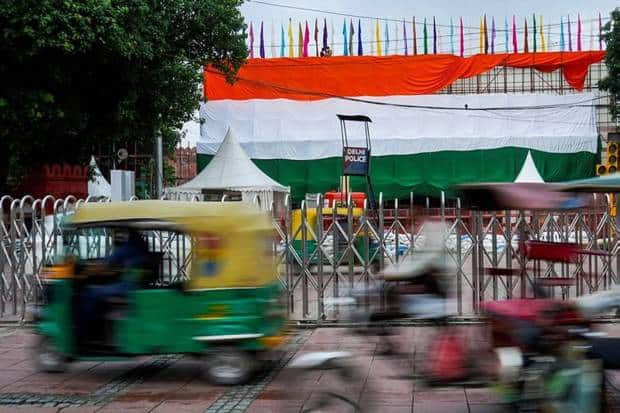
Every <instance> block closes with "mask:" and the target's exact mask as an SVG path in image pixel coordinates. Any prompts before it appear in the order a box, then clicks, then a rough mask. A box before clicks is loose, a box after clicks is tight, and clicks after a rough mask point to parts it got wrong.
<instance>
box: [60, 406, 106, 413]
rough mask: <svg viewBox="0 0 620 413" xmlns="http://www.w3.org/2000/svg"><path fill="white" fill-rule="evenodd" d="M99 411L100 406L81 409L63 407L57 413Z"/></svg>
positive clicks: (93, 412)
mask: <svg viewBox="0 0 620 413" xmlns="http://www.w3.org/2000/svg"><path fill="white" fill-rule="evenodd" d="M99 409H101V406H82V407H65V408H62V409H60V410H59V411H58V413H95V412H96V411H97V410H99Z"/></svg>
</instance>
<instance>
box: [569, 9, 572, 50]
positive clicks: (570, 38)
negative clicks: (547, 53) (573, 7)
mask: <svg viewBox="0 0 620 413" xmlns="http://www.w3.org/2000/svg"><path fill="white" fill-rule="evenodd" d="M568 51H569V52H572V51H573V36H572V34H571V29H570V14H569V15H568Z"/></svg>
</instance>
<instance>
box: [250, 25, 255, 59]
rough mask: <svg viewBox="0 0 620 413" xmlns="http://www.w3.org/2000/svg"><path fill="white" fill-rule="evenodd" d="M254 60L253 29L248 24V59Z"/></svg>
mask: <svg viewBox="0 0 620 413" xmlns="http://www.w3.org/2000/svg"><path fill="white" fill-rule="evenodd" d="M253 58H254V27H253V26H252V22H250V59H253Z"/></svg>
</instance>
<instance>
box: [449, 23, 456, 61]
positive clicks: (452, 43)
mask: <svg viewBox="0 0 620 413" xmlns="http://www.w3.org/2000/svg"><path fill="white" fill-rule="evenodd" d="M450 54H456V53H455V52H454V23H453V22H452V17H450Z"/></svg>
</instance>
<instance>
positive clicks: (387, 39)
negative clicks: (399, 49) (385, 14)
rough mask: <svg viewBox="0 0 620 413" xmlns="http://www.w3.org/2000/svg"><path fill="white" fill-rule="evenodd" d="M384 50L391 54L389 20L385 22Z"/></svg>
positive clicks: (386, 53)
mask: <svg viewBox="0 0 620 413" xmlns="http://www.w3.org/2000/svg"><path fill="white" fill-rule="evenodd" d="M383 50H384V51H385V55H386V56H387V55H389V54H390V31H389V30H388V22H385V47H384V48H383Z"/></svg>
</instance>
